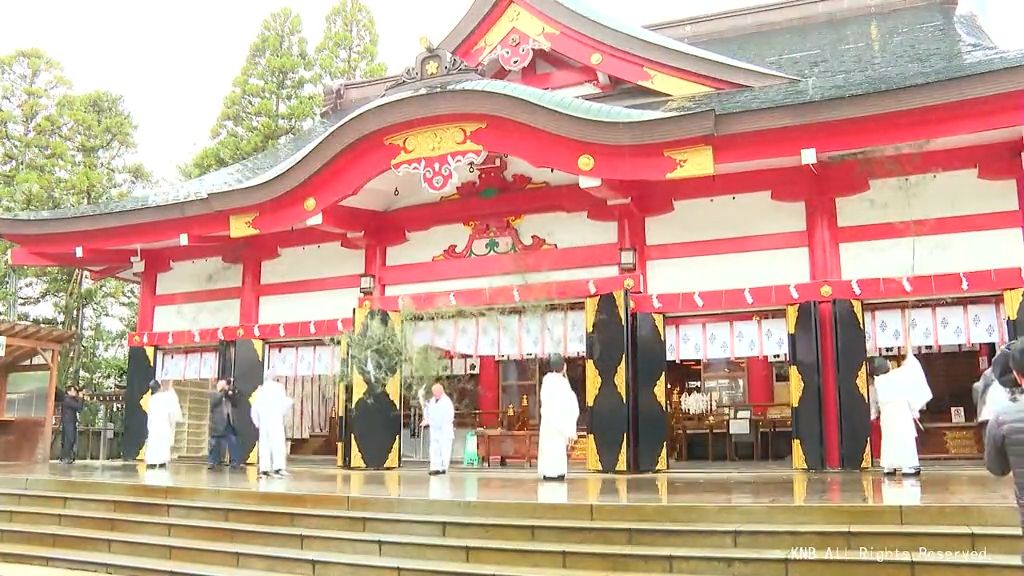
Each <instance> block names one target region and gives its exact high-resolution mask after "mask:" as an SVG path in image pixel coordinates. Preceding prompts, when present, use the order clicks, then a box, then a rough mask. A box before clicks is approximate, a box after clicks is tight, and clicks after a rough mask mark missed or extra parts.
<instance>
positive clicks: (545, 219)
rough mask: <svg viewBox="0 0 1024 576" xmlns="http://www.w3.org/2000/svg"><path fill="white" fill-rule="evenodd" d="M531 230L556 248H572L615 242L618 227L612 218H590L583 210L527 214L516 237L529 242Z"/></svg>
mask: <svg viewBox="0 0 1024 576" xmlns="http://www.w3.org/2000/svg"><path fill="white" fill-rule="evenodd" d="M533 234H536V235H537V236H540V237H541V238H543V239H545V240H547V241H548V242H550V243H552V244H555V245H556V246H558V247H559V248H573V247H576V246H592V245H594V244H610V243H614V242H618V240H619V227H618V224H616V223H615V222H597V221H594V220H590V219H588V218H587V213H586V212H573V213H571V214H530V215H528V216H526V217H525V218H523V221H522V223H520V224H519V237H520V238H521V239H522V240H523V242H526V243H529V242H530V236H531V235H533Z"/></svg>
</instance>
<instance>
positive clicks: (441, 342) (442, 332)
mask: <svg viewBox="0 0 1024 576" xmlns="http://www.w3.org/2000/svg"><path fill="white" fill-rule="evenodd" d="M432 342H433V345H434V347H435V348H440V349H441V350H451V349H453V348H455V320H453V319H451V318H446V319H444V320H434V338H433V341H432Z"/></svg>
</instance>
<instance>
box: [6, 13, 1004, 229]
mask: <svg viewBox="0 0 1024 576" xmlns="http://www.w3.org/2000/svg"><path fill="white" fill-rule="evenodd" d="M559 1H560V2H562V3H563V4H566V5H567V6H570V7H571V8H573V9H575V10H578V11H580V12H582V13H584V14H585V15H587V16H588V17H590V18H592V19H595V20H598V21H602V22H604V20H602V17H600V16H599V15H596V14H592V11H591V10H589V9H588V8H587V7H585V6H584V3H583V2H581V1H579V0H559ZM953 14H954V12H953V8H952V7H946V6H941V5H937V4H935V5H930V6H922V7H917V8H907V9H903V10H898V11H895V12H888V13H881V14H875V15H870V16H861V17H854V18H846V19H841V20H830V21H826V22H821V23H816V24H804V25H801V26H798V27H797V26H794V27H790V28H782V29H777V30H768V31H762V32H754V33H750V34H744V35H739V36H732V37H729V38H723V39H717V40H710V41H706V42H701V43H698V45H697V47H698V48H703V49H705V50H710V51H712V52H715V53H718V54H722V55H725V56H727V57H731V58H735V59H737V60H740V61H743V62H749V63H751V64H753V65H758V66H763V67H766V68H769V69H771V70H776V71H778V72H781V73H784V74H789V75H792V76H794V77H797V78H803V80H799V81H794V82H788V83H784V84H777V85H771V86H764V87H759V88H744V89H737V90H729V91H723V92H712V93H706V94H700V95H696V96H690V97H684V98H666V99H660V100H657V101H654V102H649V103H646V104H643V105H640V106H636V107H630V108H626V107H620V106H610V105H605V104H599V103H595V102H589V101H586V100H582V99H579V98H573V97H569V96H565V95H561V94H557V93H551V92H545V91H541V90H537V89H533V88H530V87H527V86H522V85H516V84H511V83H508V82H503V81H500V80H470V81H464V82H459V83H456V84H450V85H448V86H446V87H444V89H445V90H473V91H482V92H491V93H496V94H504V95H507V96H512V97H515V98H519V99H522V100H526V101H530V102H533V103H535V104H537V105H540V106H544V107H547V108H550V109H552V110H557V111H559V112H563V113H565V114H569V115H573V116H576V117H579V118H585V119H588V120H597V121H607V122H636V121H643V120H650V119H654V118H659V117H664V116H670V115H678V114H687V113H692V112H697V111H703V110H715V111H716V112H718V113H730V112H741V111H746V110H757V109H762V108H771V107H776V106H783V105H789V104H798V103H803V102H813V101H820V100H830V99H836V98H844V97H848V96H854V95H859V94H866V93H871V92H879V91H885V90H892V89H897V88H904V87H909V86H914V85H920V84H926V83H931V82H936V81H940V80H947V79H951V78H957V77H963V76H969V75H973V74H979V73H983V72H990V71H994V70H999V69H1003V68H1009V67H1014V66H1021V65H1024V52H1005V51H1001V50H999V49H998V48H996V47H995V46H993V45H992V44H991V42H990V41H989V40H988V36H987V35H986V34H985V33H984V30H983V29H982V28H981V27H980V26H979V25H978V23H977V21H975V20H973V19H959V21H958V19H956V18H955V17H954V15H953ZM605 23H606V24H609V25H611V24H612V23H611V22H605ZM616 27H617V28H619V29H623V27H622V26H621V25H618V24H616ZM640 30H641V31H640V32H629V31H627V33H634V35H637V36H638V37H641V38H643V39H648V40H650V41H655V40H657V41H658V42H659V43H661V44H665V43H669V44H671V45H672V47H674V48H677V47H678V46H680V45H681V44H680V43H678V42H676V41H673V40H666V39H664V38H661V37H660V36H659V35H658V34H655V33H653V32H649V31H645V30H642V29H640ZM683 46H685V45H683ZM434 89H438V88H434ZM421 92H422V90H421V91H417V92H400V93H397V94H393V95H387V96H385V97H382V98H380V99H378V100H375V101H373V102H371V103H369V104H367V105H364V106H361V107H359V108H357V109H354V110H353V109H348V110H341V111H338V112H335V113H334V114H333V115H331V116H330V117H328V118H326V119H322V120H318V121H317V122H316V124H314V125H313V126H312V127H310V128H309V129H307V130H306V131H304V132H302V133H300V134H298V135H296V136H294V137H292V138H290V139H288V140H287V141H284V142H282V143H281V144H280V145H278V146H277V147H276V148H274V149H272V150H270V151H267V152H264V153H262V154H259V155H257V156H255V157H253V158H250V159H249V160H246V161H243V162H240V163H238V164H234V165H232V166H228V167H226V168H222V169H220V170H217V171H216V172H212V173H210V174H207V175H205V176H202V177H200V178H196V179H193V180H189V181H187V182H182V183H177V184H173V185H169V186H166V187H163V188H159V189H156V190H152V191H150V192H148V193H147V194H146V195H144V196H141V195H140V196H133V197H131V198H128V199H125V200H121V201H118V202H112V203H107V204H99V205H93V206H85V207H80V208H72V209H65V210H52V211H43V212H31V213H18V214H8V215H5V216H6V217H11V218H19V219H26V220H29V219H54V218H67V217H74V216H83V215H89V214H96V213H104V212H117V211H127V210H133V209H138V208H144V207H149V206H159V205H166V204H173V203H177V202H185V201H188V200H195V199H201V198H205V197H207V196H209V195H210V194H216V193H217V192H222V191H226V190H232V189H238V188H244V187H249V186H253V185H256V184H259V183H262V182H266V181H268V180H270V179H272V178H274V177H275V176H277V175H278V174H280V173H282V172H284V171H285V170H287V169H288V168H290V167H291V166H293V165H294V164H295V163H297V162H298V161H299V160H300V159H301V158H303V157H304V156H305V155H306V154H307V153H308V152H309V151H310V150H311V149H312V148H314V147H315V146H316V145H317V144H318V143H319V142H320V141H322V140H323V139H324V138H326V137H327V135H329V134H330V133H331V132H332V131H333V130H335V129H337V128H338V127H339V126H341V125H342V124H344V123H345V121H346V120H347V119H349V118H351V117H353V116H355V115H358V114H362V113H365V112H367V111H369V110H372V109H374V108H376V107H377V106H380V105H382V104H384V103H386V102H390V101H393V100H396V99H401V98H407V97H410V96H412V95H415V94H418V93H421Z"/></svg>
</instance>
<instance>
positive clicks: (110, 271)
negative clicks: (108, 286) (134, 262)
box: [89, 264, 132, 282]
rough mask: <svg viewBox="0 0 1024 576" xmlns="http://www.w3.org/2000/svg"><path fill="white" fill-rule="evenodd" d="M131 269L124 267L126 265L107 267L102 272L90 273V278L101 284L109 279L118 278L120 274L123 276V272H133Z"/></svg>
mask: <svg viewBox="0 0 1024 576" xmlns="http://www.w3.org/2000/svg"><path fill="white" fill-rule="evenodd" d="M131 269H132V267H131V265H128V266H124V265H120V264H119V265H117V266H107V267H105V268H103V269H102V270H95V271H90V272H89V277H90V278H91V279H92V281H93V282H99V281H100V280H106V279H107V278H113V277H115V276H117V275H118V274H121V273H122V272H125V271H128V270H131Z"/></svg>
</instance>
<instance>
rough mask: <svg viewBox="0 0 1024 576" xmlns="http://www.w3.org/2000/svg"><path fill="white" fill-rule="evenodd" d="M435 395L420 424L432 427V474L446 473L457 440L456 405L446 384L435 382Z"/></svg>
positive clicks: (433, 390) (425, 408)
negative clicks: (449, 394) (445, 390)
mask: <svg viewBox="0 0 1024 576" xmlns="http://www.w3.org/2000/svg"><path fill="white" fill-rule="evenodd" d="M430 391H431V394H432V395H433V397H432V398H431V399H430V401H428V402H427V404H426V405H425V406H424V407H423V410H424V412H425V413H424V418H423V422H421V423H420V426H423V427H427V428H430V475H431V476H437V475H438V474H446V473H447V472H448V465H449V464H450V463H451V461H452V443H453V442H454V441H455V405H454V404H452V399H451V398H449V397H448V395H447V394H445V392H444V386H442V385H441V384H440V383H437V384H434V386H433V387H432V388H431V389H430Z"/></svg>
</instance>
